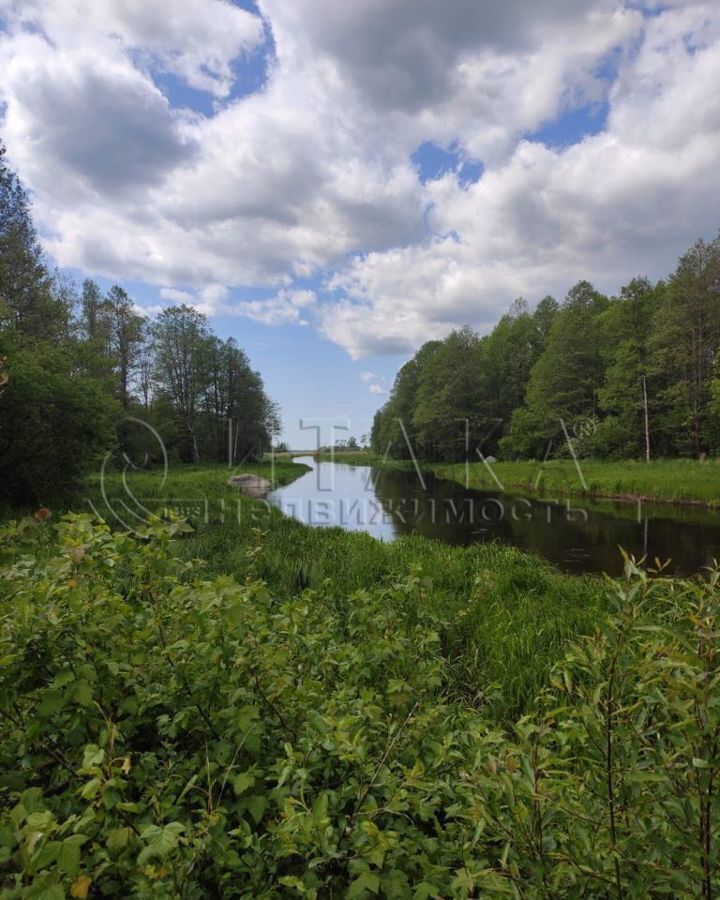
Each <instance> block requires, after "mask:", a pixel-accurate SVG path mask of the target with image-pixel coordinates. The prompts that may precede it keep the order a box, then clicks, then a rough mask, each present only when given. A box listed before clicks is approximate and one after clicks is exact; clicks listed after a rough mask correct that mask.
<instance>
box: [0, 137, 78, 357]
mask: <svg viewBox="0 0 720 900" xmlns="http://www.w3.org/2000/svg"><path fill="white" fill-rule="evenodd" d="M67 321H68V309H67V307H66V306H65V305H64V304H63V303H62V301H60V300H59V299H57V298H56V297H54V296H53V291H52V279H51V277H50V275H49V273H48V270H47V267H46V265H45V261H44V259H43V255H42V250H41V248H40V244H39V242H38V239H37V234H36V232H35V226H34V225H33V222H32V218H31V216H30V203H29V201H28V198H27V194H26V193H25V190H24V188H23V186H22V184H21V183H20V180H19V179H18V177H17V175H15V173H14V172H12V171H11V170H10V169H9V168H8V166H7V165H6V163H5V148H4V146H3V145H2V144H0V325H3V326H4V330H6V331H8V330H9V331H10V332H11V333H12V334H13V336H14V337H15V339H16V341H17V339H20V340H22V339H25V340H27V339H31V340H32V339H34V340H52V339H53V338H55V337H56V335H57V334H58V333H59V332H64V331H65V330H66V329H67Z"/></svg>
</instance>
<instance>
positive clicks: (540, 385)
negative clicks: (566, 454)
mask: <svg viewBox="0 0 720 900" xmlns="http://www.w3.org/2000/svg"><path fill="white" fill-rule="evenodd" d="M607 306H608V300H607V298H606V297H604V296H603V295H602V294H599V293H598V292H597V291H596V290H595V289H594V288H593V286H592V285H591V284H589V282H587V281H581V282H579V283H578V284H576V285H575V287H573V288H572V289H571V290H570V291H569V293H568V295H567V298H566V300H565V302H564V303H563V305H562V308H561V309H560V310H559V311H558V313H557V314H556V315H555V317H554V319H553V322H552V325H551V326H550V331H549V334H548V337H547V344H546V346H545V349H544V351H543V353H542V355H541V356H540V358H539V359H538V361H537V362H536V363H535V365H534V366H533V369H532V372H531V374H530V382H529V385H528V389H527V399H526V402H525V404H524V405H523V406H522V407H521V408H520V409H519V410H517V411H516V413H515V414H514V415H513V419H512V422H511V426H510V431H509V434H508V436H507V438H506V439H505V440H504V442H503V449H504V451H505V452H509V453H517V454H519V455H522V456H530V457H534V456H539V455H542V454H543V453H545V451H546V449H547V447H548V446H549V445H550V444H552V445H554V446H558V445H560V444H562V442H563V440H564V439H565V435H566V432H568V434H570V433H571V431H572V430H573V429H574V428H575V427H576V426H578V425H582V424H583V423H584V421H586V420H594V418H595V417H596V416H597V414H598V410H599V403H598V391H599V389H600V386H601V384H602V376H603V354H602V342H601V340H600V339H599V338H600V334H599V331H598V316H599V315H600V314H601V313H602V312H604V310H605V309H606V308H607Z"/></svg>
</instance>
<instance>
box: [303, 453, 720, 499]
mask: <svg viewBox="0 0 720 900" xmlns="http://www.w3.org/2000/svg"><path fill="white" fill-rule="evenodd" d="M319 458H320V459H325V460H329V459H330V456H329V455H327V454H324V455H321V456H320V457H319ZM336 459H337V461H338V462H342V463H345V464H347V465H373V466H388V467H398V468H407V467H409V466H412V463H411V462H404V461H398V460H388V461H383V460H382V459H381V458H380V457H376V456H372V455H371V454H364V453H343V454H337V456H336ZM579 465H580V469H581V471H582V477H581V475H580V474H579V472H578V469H577V467H576V465H575V463H574V462H573V461H572V460H571V459H567V460H565V459H562V460H550V461H548V462H546V463H539V462H495V463H492V467H491V468H492V474H491V472H490V471H489V470H488V467H487V466H486V465H484V464H483V463H482V462H472V463H470V465H469V466H467V467H466V466H465V464H464V463H429V462H427V463H426V462H420V466H421V467H422V468H423V469H425V470H430V471H432V472H434V473H435V474H436V475H437V476H438V477H439V478H447V479H448V480H450V481H457V482H459V483H460V484H466V483H467V484H468V486H469V487H471V488H476V489H478V490H498V483H499V484H501V485H502V486H503V488H504V489H506V490H513V491H521V492H524V493H528V494H536V495H538V496H546V497H552V496H576V497H581V496H587V497H597V498H613V499H614V498H617V499H626V500H636V499H640V500H647V501H657V502H668V503H688V504H692V503H697V504H702V505H705V506H713V507H716V506H720V461H719V460H709V461H706V462H699V461H697V460H691V459H674V460H656V461H654V462H650V463H644V462H639V461H637V460H623V461H621V462H605V461H601V460H591V459H582V460H580V461H579ZM493 475H494V476H495V477H493ZM496 479H497V480H496Z"/></svg>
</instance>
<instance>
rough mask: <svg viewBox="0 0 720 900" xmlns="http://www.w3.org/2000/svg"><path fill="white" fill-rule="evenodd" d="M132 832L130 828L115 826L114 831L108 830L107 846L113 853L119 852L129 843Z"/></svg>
mask: <svg viewBox="0 0 720 900" xmlns="http://www.w3.org/2000/svg"><path fill="white" fill-rule="evenodd" d="M131 833H132V830H131V829H130V828H113V829H112V831H110V832H108V836H107V840H106V841H105V846H106V847H107V848H108V850H109V851H110V852H111V853H119V852H120V851H121V850H124V849H125V847H127V845H128V844H129V842H130V835H131Z"/></svg>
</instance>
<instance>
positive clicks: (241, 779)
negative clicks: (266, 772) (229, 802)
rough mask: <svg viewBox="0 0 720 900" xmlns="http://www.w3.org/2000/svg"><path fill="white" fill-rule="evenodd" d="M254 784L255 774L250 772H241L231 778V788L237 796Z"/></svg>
mask: <svg viewBox="0 0 720 900" xmlns="http://www.w3.org/2000/svg"><path fill="white" fill-rule="evenodd" d="M254 784H255V776H254V775H253V773H252V772H241V773H240V774H239V775H236V776H235V778H234V779H233V789H234V790H235V795H236V796H237V797H239V796H240V795H241V794H243V793H245V791H246V790H247V789H248V788H250V787H252V786H253V785H254Z"/></svg>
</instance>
